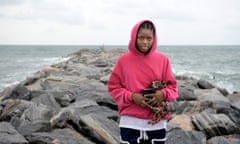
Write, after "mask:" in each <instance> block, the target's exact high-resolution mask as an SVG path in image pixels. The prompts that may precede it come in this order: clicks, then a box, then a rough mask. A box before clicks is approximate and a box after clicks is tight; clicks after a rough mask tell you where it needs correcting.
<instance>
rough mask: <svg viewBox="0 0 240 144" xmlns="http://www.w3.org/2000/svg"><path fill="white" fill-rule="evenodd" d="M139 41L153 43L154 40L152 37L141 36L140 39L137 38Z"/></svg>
mask: <svg viewBox="0 0 240 144" xmlns="http://www.w3.org/2000/svg"><path fill="white" fill-rule="evenodd" d="M137 39H138V40H140V41H143V40H144V39H146V40H148V41H151V40H152V39H153V38H152V37H146V38H145V37H142V36H140V37H137Z"/></svg>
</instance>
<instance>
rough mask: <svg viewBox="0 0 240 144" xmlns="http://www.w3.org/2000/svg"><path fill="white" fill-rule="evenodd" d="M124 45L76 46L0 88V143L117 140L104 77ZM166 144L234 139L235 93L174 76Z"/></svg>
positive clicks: (238, 138) (239, 113)
mask: <svg viewBox="0 0 240 144" xmlns="http://www.w3.org/2000/svg"><path fill="white" fill-rule="evenodd" d="M125 51H126V50H124V49H109V50H105V49H91V50H90V49H81V50H79V51H78V52H76V53H73V54H71V55H69V56H68V57H69V59H68V60H67V61H64V62H61V63H58V64H54V65H51V66H49V67H46V68H43V69H42V70H40V71H38V72H36V73H35V74H34V75H33V76H31V77H28V78H27V79H26V80H24V81H22V82H20V83H19V84H17V85H14V86H11V87H8V88H5V89H4V91H2V92H1V94H0V144H118V143H119V129H118V114H117V105H116V104H115V103H114V101H113V100H112V98H111V97H110V96H109V95H108V93H107V86H106V84H107V80H108V78H109V75H110V72H111V70H112V68H113V66H114V64H115V61H116V59H117V57H118V56H119V55H120V54H121V53H123V52H125ZM176 78H177V81H178V87H179V98H178V99H177V101H175V102H172V103H170V104H169V108H170V110H171V112H172V117H171V119H170V120H169V123H168V140H167V144H176V143H178V144H192V143H194V144H205V143H208V144H237V143H238V144H239V143H240V135H239V134H240V93H237V92H236V93H232V94H230V93H228V92H227V91H226V90H225V89H223V88H218V87H216V86H214V85H213V84H211V83H209V82H208V81H205V80H197V79H193V78H189V77H186V76H176Z"/></svg>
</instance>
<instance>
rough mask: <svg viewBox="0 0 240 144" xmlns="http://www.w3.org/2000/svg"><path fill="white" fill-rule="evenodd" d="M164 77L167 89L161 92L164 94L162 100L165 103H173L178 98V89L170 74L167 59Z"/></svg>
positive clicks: (169, 65) (170, 70)
mask: <svg viewBox="0 0 240 144" xmlns="http://www.w3.org/2000/svg"><path fill="white" fill-rule="evenodd" d="M164 77H165V81H166V83H167V87H166V88H164V89H162V90H161V91H162V93H163V94H164V99H165V100H166V101H175V100H176V99H177V97H178V88H177V81H176V80H175V78H174V76H173V73H172V67H171V64H170V62H169V59H167V64H166V72H165V76H164Z"/></svg>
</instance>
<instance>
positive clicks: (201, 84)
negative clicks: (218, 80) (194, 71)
mask: <svg viewBox="0 0 240 144" xmlns="http://www.w3.org/2000/svg"><path fill="white" fill-rule="evenodd" d="M197 85H198V86H199V87H200V88H201V89H212V88H215V86H214V85H213V84H211V83H210V82H208V81H206V80H202V79H200V80H199V81H198V82H197Z"/></svg>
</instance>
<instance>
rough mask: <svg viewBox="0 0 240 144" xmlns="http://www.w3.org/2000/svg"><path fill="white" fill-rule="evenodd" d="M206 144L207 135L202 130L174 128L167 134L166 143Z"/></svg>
mask: <svg viewBox="0 0 240 144" xmlns="http://www.w3.org/2000/svg"><path fill="white" fill-rule="evenodd" d="M176 143H177V144H206V137H205V135H204V134H203V133H202V132H198V131H183V130H180V129H174V130H173V131H170V132H169V133H168V136H167V141H166V144H176Z"/></svg>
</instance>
